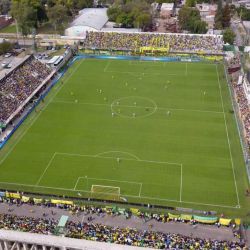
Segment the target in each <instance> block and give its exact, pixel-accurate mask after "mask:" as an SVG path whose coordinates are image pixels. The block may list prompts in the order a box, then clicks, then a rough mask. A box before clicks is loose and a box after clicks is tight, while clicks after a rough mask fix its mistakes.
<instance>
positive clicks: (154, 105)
mask: <svg viewBox="0 0 250 250" xmlns="http://www.w3.org/2000/svg"><path fill="white" fill-rule="evenodd" d="M129 98H138V99H144V100H147V101H148V102H151V103H152V104H153V107H151V106H150V108H153V111H151V112H150V113H148V114H145V115H138V116H137V118H141V117H147V116H150V115H153V114H154V113H155V112H156V111H157V108H158V107H157V104H156V103H155V102H154V101H153V100H152V99H150V98H147V97H141V96H127V97H122V98H119V99H116V100H114V101H113V102H112V103H111V105H110V107H111V111H112V112H114V113H115V114H116V115H118V116H121V117H125V118H132V119H134V117H133V116H129V115H123V114H119V113H117V112H116V111H115V110H114V109H113V107H114V106H118V107H119V105H116V104H115V103H116V102H118V101H122V100H124V99H125V100H126V99H129ZM125 106H126V105H125ZM127 107H128V106H127ZM130 107H136V106H130ZM139 107H140V108H147V107H143V106H139Z"/></svg>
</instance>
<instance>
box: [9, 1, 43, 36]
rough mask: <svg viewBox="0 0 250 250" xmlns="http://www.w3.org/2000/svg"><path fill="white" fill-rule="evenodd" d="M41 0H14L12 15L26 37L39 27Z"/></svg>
mask: <svg viewBox="0 0 250 250" xmlns="http://www.w3.org/2000/svg"><path fill="white" fill-rule="evenodd" d="M39 6H40V1H39V0H12V3H11V15H12V16H13V17H14V18H15V19H16V21H17V23H18V26H19V28H20V30H21V32H22V34H23V35H24V36H27V35H28V34H29V33H30V32H31V30H32V29H34V28H36V27H37V26H38V19H37V9H38V7H39Z"/></svg>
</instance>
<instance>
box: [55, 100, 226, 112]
mask: <svg viewBox="0 0 250 250" xmlns="http://www.w3.org/2000/svg"><path fill="white" fill-rule="evenodd" d="M53 103H65V104H76V105H77V104H81V105H92V106H107V107H110V104H105V103H89V102H78V103H75V102H72V101H64V100H54V101H53ZM113 106H119V107H122V108H153V107H152V106H148V107H145V106H132V105H122V104H120V105H113ZM157 109H160V110H176V111H187V112H204V113H212V114H223V112H221V111H212V110H201V109H181V108H171V107H159V106H157Z"/></svg>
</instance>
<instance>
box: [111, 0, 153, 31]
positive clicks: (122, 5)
mask: <svg viewBox="0 0 250 250" xmlns="http://www.w3.org/2000/svg"><path fill="white" fill-rule="evenodd" d="M151 2H153V1H152V0H133V1H132V0H115V2H114V4H113V5H112V6H110V7H109V9H108V13H107V14H108V17H109V20H110V21H115V22H116V23H119V24H122V26H124V27H129V28H130V27H131V28H132V27H140V28H142V29H146V27H147V26H150V25H151V20H152V13H151V6H150V3H151Z"/></svg>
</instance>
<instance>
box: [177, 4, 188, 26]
mask: <svg viewBox="0 0 250 250" xmlns="http://www.w3.org/2000/svg"><path fill="white" fill-rule="evenodd" d="M190 14H191V9H190V8H189V7H187V6H183V7H182V8H181V9H180V10H179V16H178V20H179V25H180V27H181V28H182V29H183V30H187V29H188V20H189V18H190Z"/></svg>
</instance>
